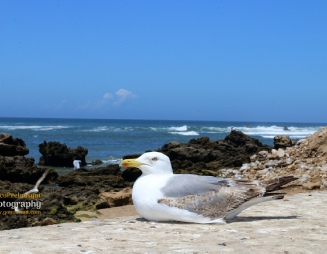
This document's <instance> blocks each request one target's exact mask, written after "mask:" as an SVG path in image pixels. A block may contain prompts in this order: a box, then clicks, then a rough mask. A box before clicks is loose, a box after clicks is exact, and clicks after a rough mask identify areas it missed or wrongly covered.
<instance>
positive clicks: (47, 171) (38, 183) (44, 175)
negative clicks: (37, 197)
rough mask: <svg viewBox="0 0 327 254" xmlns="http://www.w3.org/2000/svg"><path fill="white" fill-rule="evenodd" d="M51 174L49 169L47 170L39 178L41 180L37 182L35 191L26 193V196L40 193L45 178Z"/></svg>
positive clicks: (31, 190)
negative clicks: (40, 186)
mask: <svg viewBox="0 0 327 254" xmlns="http://www.w3.org/2000/svg"><path fill="white" fill-rule="evenodd" d="M48 173H49V169H47V170H46V171H44V173H43V175H42V176H41V177H40V178H39V180H37V182H36V184H35V186H34V187H33V189H30V190H29V191H27V192H25V193H24V195H25V194H30V193H38V192H39V189H38V188H39V185H40V184H41V183H42V181H43V180H44V178H45V177H46V176H47V174H48Z"/></svg>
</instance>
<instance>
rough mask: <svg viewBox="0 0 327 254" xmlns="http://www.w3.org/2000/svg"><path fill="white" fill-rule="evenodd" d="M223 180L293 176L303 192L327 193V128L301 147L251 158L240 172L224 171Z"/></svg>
mask: <svg viewBox="0 0 327 254" xmlns="http://www.w3.org/2000/svg"><path fill="white" fill-rule="evenodd" d="M221 173H222V176H224V177H232V178H239V179H240V178H244V179H259V180H269V179H272V178H276V177H281V176H286V175H293V176H296V177H298V178H299V180H298V181H297V183H296V184H297V185H298V187H300V188H302V190H312V189H327V127H325V128H323V129H321V130H320V131H318V132H316V133H314V134H312V135H310V136H309V137H307V138H306V139H304V140H303V141H302V142H300V144H298V145H295V146H292V147H287V148H286V149H285V150H284V149H281V148H279V149H278V150H275V149H273V150H272V151H271V153H265V155H264V156H263V154H262V152H259V153H257V154H255V155H253V156H251V163H245V164H243V166H242V167H241V168H240V169H224V170H222V171H221Z"/></svg>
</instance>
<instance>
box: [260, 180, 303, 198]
mask: <svg viewBox="0 0 327 254" xmlns="http://www.w3.org/2000/svg"><path fill="white" fill-rule="evenodd" d="M297 179H298V178H297V177H294V176H284V177H281V178H275V179H273V180H271V181H269V182H266V183H265V184H266V193H267V194H268V192H272V191H276V190H279V189H281V187H282V186H283V185H285V184H288V183H290V182H293V181H295V180H297Z"/></svg>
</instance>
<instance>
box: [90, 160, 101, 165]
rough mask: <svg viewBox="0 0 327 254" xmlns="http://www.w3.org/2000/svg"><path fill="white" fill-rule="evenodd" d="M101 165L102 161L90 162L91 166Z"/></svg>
mask: <svg viewBox="0 0 327 254" xmlns="http://www.w3.org/2000/svg"><path fill="white" fill-rule="evenodd" d="M101 164H103V161H102V160H95V161H92V162H91V165H93V166H96V165H101Z"/></svg>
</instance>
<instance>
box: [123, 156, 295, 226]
mask: <svg viewBox="0 0 327 254" xmlns="http://www.w3.org/2000/svg"><path fill="white" fill-rule="evenodd" d="M121 166H123V167H137V168H139V169H141V171H142V175H141V176H140V177H139V178H138V179H137V180H136V182H135V183H134V186H133V192H132V197H133V203H134V206H135V209H136V211H137V212H138V213H139V214H140V215H141V216H142V217H143V218H145V219H147V220H152V221H184V222H194V223H219V222H225V220H229V219H232V218H234V217H235V216H236V215H237V214H239V213H240V212H241V211H242V210H244V209H246V208H248V207H249V206H252V205H255V204H257V203H260V202H263V201H269V200H274V199H281V198H283V196H282V195H280V194H274V193H271V191H274V190H276V189H278V188H279V187H280V186H281V185H284V184H286V183H288V182H291V181H293V180H295V178H294V177H292V176H289V177H284V178H280V179H275V180H274V181H272V182H269V183H267V184H266V185H264V184H261V183H259V182H258V181H244V180H232V179H226V178H216V177H213V176H198V175H192V174H174V173H173V169H172V166H171V163H170V159H169V157H167V156H166V155H164V154H162V153H158V152H148V153H145V154H143V155H141V156H140V157H139V158H137V159H125V160H123V161H122V162H121Z"/></svg>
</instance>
